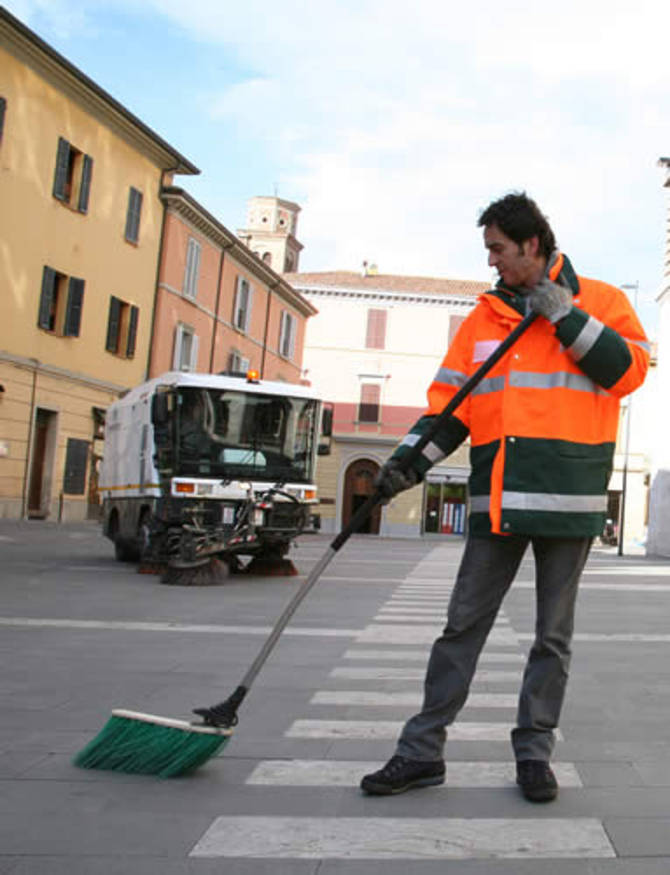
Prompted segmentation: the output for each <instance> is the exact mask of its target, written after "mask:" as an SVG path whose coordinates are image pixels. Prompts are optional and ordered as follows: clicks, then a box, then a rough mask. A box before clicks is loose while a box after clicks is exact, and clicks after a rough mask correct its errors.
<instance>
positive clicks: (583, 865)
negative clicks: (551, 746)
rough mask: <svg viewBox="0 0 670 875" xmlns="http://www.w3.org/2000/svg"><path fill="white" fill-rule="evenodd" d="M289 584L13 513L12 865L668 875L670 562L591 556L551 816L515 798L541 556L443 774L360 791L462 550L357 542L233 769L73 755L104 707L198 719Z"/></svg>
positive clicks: (6, 671)
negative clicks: (153, 770)
mask: <svg viewBox="0 0 670 875" xmlns="http://www.w3.org/2000/svg"><path fill="white" fill-rule="evenodd" d="M327 545H328V539H327V538H323V537H312V538H303V539H301V540H300V542H299V544H298V545H297V547H296V548H294V551H293V558H294V561H295V562H296V565H297V567H298V569H299V571H300V575H301V576H299V577H289V578H276V577H266V578H259V577H246V578H245V577H234V578H230V579H229V580H228V581H227V582H226V583H225V584H223V585H221V586H216V587H208V588H197V589H195V588H194V589H189V588H185V587H168V586H165V585H162V584H161V583H160V582H159V579H158V578H157V577H155V576H151V575H140V574H137V573H136V570H135V567H134V566H131V565H123V564H119V563H116V562H115V561H114V560H113V558H112V549H111V545H110V544H109V543H108V542H107V541H105V540H104V539H103V538H102V537H101V535H100V532H99V529H98V527H97V526H96V525H94V524H86V525H79V526H58V525H56V524H49V523H42V522H30V523H28V522H13V521H0V555H1V556H2V585H1V586H0V642H1V643H0V648H1V651H2V672H1V674H0V704H1V705H2V708H1V710H0V873H1V875H5V873H12V875H36V873H40V875H42V873H45V875H61V873H62V875H65V873H67V875H136V873H137V875H154V873H155V875H159V873H160V875H177V873H178V875H184V873H195V875H200V873H202V875H211V873H223V872H225V873H226V875H250V873H254V875H256V873H258V875H269V873H273V875H277V873H279V875H282V873H292V875H293V873H295V875H316V873H318V875H353V873H361V875H373V873H374V875H377V873H382V872H384V873H385V875H395V873H397V875H401V873H402V875H405V873H407V872H411V873H418V875H424V873H426V875H427V873H431V875H432V873H438V872H439V873H444V872H449V873H450V875H451V873H454V875H458V873H463V875H531V873H532V875H587V873H588V875H667V873H668V871H670V758H669V756H668V754H669V753H670V731H669V730H668V716H670V659H669V658H668V655H669V654H670V627H669V624H668V618H669V617H670V610H669V608H670V561H667V560H656V561H654V560H651V559H646V558H645V557H644V556H641V555H635V556H624V557H619V556H617V555H616V552H615V551H613V550H611V549H608V550H604V549H599V548H596V550H594V552H593V554H592V557H591V559H590V561H589V564H588V566H587V570H586V572H585V574H584V577H583V581H582V586H581V592H580V597H579V603H578V614H577V632H576V635H575V642H574V658H573V670H572V675H571V681H570V685H569V689H568V696H567V701H566V705H565V708H564V714H563V720H562V723H561V739H560V741H559V742H558V744H557V749H556V755H555V769H556V772H557V775H558V777H559V781H560V783H561V793H560V795H559V798H558V800H557V801H556V802H554V803H552V804H549V805H542V806H534V805H532V804H530V803H528V802H526V801H524V800H523V798H522V797H521V795H520V794H519V792H518V790H517V788H516V787H515V785H514V768H513V762H512V756H511V748H510V744H509V730H510V728H511V726H512V725H513V723H514V716H515V703H516V692H517V690H518V687H519V683H520V677H521V672H522V670H523V663H524V658H525V656H524V654H525V651H526V650H527V649H528V647H529V645H530V642H531V640H532V625H533V615H534V604H533V599H534V594H533V585H532V576H533V570H532V560H531V559H530V558H529V559H527V560H526V561H525V562H524V566H523V568H522V571H521V573H520V575H519V579H518V581H517V583H516V584H515V585H514V587H513V589H512V591H511V592H510V593H509V595H508V597H507V599H506V601H505V603H504V605H503V611H502V612H501V615H500V617H499V619H498V622H497V624H496V627H495V628H494V630H493V632H492V635H491V637H490V639H489V642H488V644H487V647H486V649H485V652H484V653H483V655H482V659H481V661H480V664H479V669H478V672H477V676H476V680H475V683H474V685H473V689H472V693H471V696H470V699H469V700H468V703H467V705H466V707H465V709H464V710H463V712H462V714H461V717H460V719H459V722H458V723H457V724H456V725H454V726H453V727H452V729H451V731H450V733H449V736H450V737H449V742H448V747H447V783H446V785H445V786H443V787H435V788H429V789H425V790H418V791H412V792H409V793H406V794H404V795H402V796H399V797H394V798H375V797H366V796H363V795H362V794H361V793H360V791H359V789H358V782H359V780H360V777H361V775H362V774H364V773H365V771H367V770H369V769H370V768H372V767H374V766H377V765H380V764H381V763H383V762H384V761H385V760H386V759H387V758H388V756H389V755H390V754H391V753H392V751H393V745H394V739H395V737H396V735H397V732H398V730H399V728H400V726H401V724H402V722H403V720H404V718H405V717H407V716H409V715H410V714H411V713H412V712H413V710H414V709H415V708H417V707H418V705H419V702H420V696H421V684H422V678H423V670H424V666H425V661H426V656H427V650H428V647H429V645H430V642H431V641H432V639H433V638H434V637H435V635H436V634H438V632H439V630H440V628H441V626H442V623H443V618H444V612H445V606H446V600H447V598H448V592H449V588H450V585H451V582H452V580H453V576H454V574H455V571H456V568H457V565H458V561H459V557H460V553H461V550H462V541H460V540H447V541H404V540H379V539H376V538H374V537H368V538H366V537H363V536H360V537H355V538H352V539H351V540H350V542H349V543H348V544H347V545H345V547H344V548H343V549H342V551H341V552H340V553H339V554H338V555H337V557H336V558H335V559H334V560H333V562H332V563H331V565H330V566H329V567H328V568H327V570H326V572H325V574H324V576H323V579H322V580H321V581H320V582H319V584H318V585H317V586H316V587H315V588H314V590H313V591H312V592H311V593H310V595H309V596H308V598H307V599H306V600H305V602H303V604H302V605H301V607H300V609H299V612H298V614H297V615H296V617H295V618H294V619H293V621H292V622H291V624H290V625H289V627H288V629H287V630H286V632H285V633H284V635H283V636H282V638H281V640H280V642H279V644H278V646H277V648H276V650H275V651H274V653H273V654H272V656H271V657H270V660H269V662H268V663H267V665H266V666H265V668H264V669H263V671H262V672H261V674H260V675H259V677H258V679H257V680H256V683H255V684H254V687H253V688H252V691H251V692H250V694H249V696H248V698H247V700H246V701H245V702H244V704H243V705H242V708H241V709H240V723H239V726H238V727H237V728H236V730H235V734H234V736H233V738H232V740H231V741H230V743H229V744H228V745H227V747H226V748H225V749H224V752H223V755H222V756H221V757H220V758H217V759H214V760H212V761H210V762H209V763H208V764H207V765H206V766H204V767H202V768H201V769H200V770H199V771H198V772H197V773H196V774H195V775H193V776H191V777H188V778H180V779H175V780H171V781H161V780H158V779H155V778H151V777H141V776H127V775H120V774H117V773H111V772H100V771H83V770H79V769H76V768H74V767H73V766H72V765H71V764H70V759H71V757H72V755H73V754H74V753H76V752H77V751H78V750H79V749H80V748H81V747H83V745H84V744H85V743H86V742H87V741H89V740H90V739H91V738H92V737H94V735H95V734H96V733H97V732H98V731H99V729H100V728H101V727H102V725H103V724H104V722H105V721H106V719H107V717H108V716H109V713H110V711H111V709H112V708H114V707H124V708H130V709H135V710H141V711H147V712H150V713H155V714H161V715H165V716H173V717H186V718H188V716H189V712H190V709H191V708H192V707H196V706H201V705H210V704H213V703H215V702H218V701H220V700H221V699H224V698H226V697H227V696H228V695H229V694H230V693H231V692H232V690H233V689H234V688H235V687H236V686H237V684H238V683H239V681H240V680H241V677H242V675H243V674H244V672H245V670H246V668H247V667H248V665H249V664H250V663H251V661H252V660H253V658H254V656H255V655H256V653H257V652H258V650H259V648H260V646H261V645H262V643H263V641H264V639H265V636H266V635H267V634H268V633H269V631H270V628H271V626H272V624H273V623H274V621H275V620H276V618H277V616H278V615H279V614H280V612H281V610H282V609H283V607H284V606H285V604H286V603H287V601H288V600H289V598H290V597H291V595H292V594H293V593H294V592H295V590H296V587H297V586H299V585H300V582H301V580H303V579H304V575H305V574H306V573H307V572H308V571H309V569H310V568H311V567H312V565H313V564H314V562H315V561H316V560H317V559H318V558H319V557H320V556H321V555H322V554H323V551H324V550H325V549H326V547H327Z"/></svg>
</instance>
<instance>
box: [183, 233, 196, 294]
mask: <svg viewBox="0 0 670 875" xmlns="http://www.w3.org/2000/svg"><path fill="white" fill-rule="evenodd" d="M199 275H200V244H199V243H198V241H197V240H195V239H194V238H193V237H190V238H189V241H188V249H187V250H186V271H185V272H184V288H183V292H184V295H185V296H186V297H187V298H195V297H197V295H198V277H199Z"/></svg>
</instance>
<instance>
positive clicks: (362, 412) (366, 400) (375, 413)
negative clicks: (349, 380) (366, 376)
mask: <svg viewBox="0 0 670 875" xmlns="http://www.w3.org/2000/svg"><path fill="white" fill-rule="evenodd" d="M380 396H381V387H380V386H378V385H377V384H376V383H363V385H362V386H361V401H360V404H359V405H358V421H359V422H379V399H380Z"/></svg>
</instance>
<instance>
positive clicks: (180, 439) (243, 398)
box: [174, 386, 318, 483]
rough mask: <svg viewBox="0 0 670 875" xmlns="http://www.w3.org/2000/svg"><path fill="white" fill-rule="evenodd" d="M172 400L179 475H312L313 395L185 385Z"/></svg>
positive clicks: (305, 478)
mask: <svg viewBox="0 0 670 875" xmlns="http://www.w3.org/2000/svg"><path fill="white" fill-rule="evenodd" d="M176 400H177V416H176V423H175V425H176V428H175V430H174V438H175V440H174V451H175V456H176V458H175V460H174V461H175V463H176V464H175V473H177V474H178V475H181V476H186V477H197V476H207V477H217V478H218V477H220V478H221V479H229V480H232V479H245V480H249V479H269V480H273V481H275V482H287V481H290V482H292V483H309V482H311V481H312V480H313V477H314V470H313V468H314V455H315V441H316V439H317V434H316V425H317V416H318V402H317V401H316V400H314V399H311V398H292V397H291V396H290V395H282V396H277V395H265V394H263V393H248V392H237V391H234V390H227V389H226V390H222V389H205V388H195V387H190V386H188V387H181V388H179V390H178V391H177V399H176Z"/></svg>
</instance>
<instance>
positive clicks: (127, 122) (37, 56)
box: [0, 7, 200, 175]
mask: <svg viewBox="0 0 670 875" xmlns="http://www.w3.org/2000/svg"><path fill="white" fill-rule="evenodd" d="M0 45H1V46H3V47H4V48H5V49H7V51H9V52H11V53H12V54H13V55H14V56H15V57H16V58H18V60H20V61H22V62H23V63H25V64H27V65H28V66H30V67H32V69H34V70H35V71H36V72H37V73H38V74H39V75H40V76H42V77H44V78H45V79H46V80H47V81H49V82H50V83H52V84H53V85H54V86H55V87H56V88H58V89H59V90H60V91H61V92H63V93H64V94H66V95H67V96H68V97H70V98H71V99H72V100H74V101H75V102H77V103H79V104H80V105H81V106H82V107H83V108H84V109H85V110H86V111H87V112H88V113H90V114H91V115H93V116H95V117H96V118H97V119H98V121H100V122H101V123H102V124H104V125H106V126H107V127H108V128H110V129H111V130H112V131H114V133H116V134H118V135H119V136H120V137H121V138H122V139H124V140H125V141H126V142H127V143H129V144H130V145H131V146H132V147H133V148H135V149H137V151H139V152H141V153H142V154H144V155H146V156H147V157H148V158H149V159H150V160H151V161H152V162H153V163H154V164H156V166H157V167H160V168H161V169H162V170H169V171H171V172H174V173H184V174H191V175H196V174H199V173H200V170H199V169H198V168H197V167H196V166H195V164H192V163H191V162H190V161H189V160H188V159H187V158H185V157H184V156H183V155H181V154H180V153H179V152H178V151H177V150H176V149H174V148H173V147H172V146H170V144H169V143H167V142H166V141H165V140H163V138H162V137H159V136H158V134H156V133H155V132H154V131H152V130H151V128H150V127H148V126H147V125H145V124H144V122H142V121H141V120H140V119H139V118H137V116H135V115H133V113H131V112H130V111H129V110H128V109H126V107H125V106H123V104H121V103H119V101H118V100H115V98H113V97H112V96H111V95H110V94H108V93H107V92H106V91H105V90H104V89H103V88H101V87H100V86H99V85H97V84H96V83H95V82H94V81H93V80H92V79H90V78H89V77H88V76H87V75H86V74H85V73H82V71H81V70H79V69H78V68H77V67H75V66H74V64H72V63H70V61H68V60H67V59H66V58H64V57H63V56H62V55H61V54H59V53H58V52H57V51H56V50H55V49H53V48H52V47H51V46H50V45H49V44H48V43H46V42H44V40H42V39H40V37H38V36H37V34H36V33H34V32H33V31H32V30H30V29H29V28H28V27H26V26H25V25H24V24H23V23H22V22H21V21H19V20H18V19H17V18H15V17H14V16H13V15H11V14H10V13H9V12H7V10H6V9H5V8H4V7H0Z"/></svg>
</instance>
